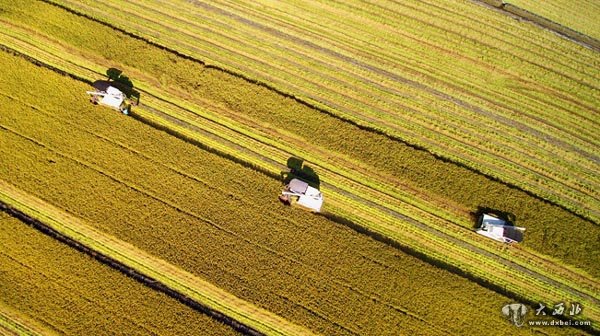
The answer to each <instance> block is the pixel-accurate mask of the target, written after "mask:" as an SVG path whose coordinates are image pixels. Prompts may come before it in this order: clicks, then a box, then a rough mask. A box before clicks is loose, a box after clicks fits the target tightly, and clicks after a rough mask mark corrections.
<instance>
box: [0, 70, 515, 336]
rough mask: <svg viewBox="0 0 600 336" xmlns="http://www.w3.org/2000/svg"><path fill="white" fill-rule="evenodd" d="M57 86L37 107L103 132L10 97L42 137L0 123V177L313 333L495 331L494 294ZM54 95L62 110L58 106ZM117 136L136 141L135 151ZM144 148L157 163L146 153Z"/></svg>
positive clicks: (68, 85) (69, 84)
mask: <svg viewBox="0 0 600 336" xmlns="http://www.w3.org/2000/svg"><path fill="white" fill-rule="evenodd" d="M23 67H25V68H26V69H24V71H25V72H27V71H32V69H31V67H28V66H27V65H26V64H21V67H20V68H21V69H23ZM10 68H14V67H10ZM17 68H19V67H17ZM33 69H35V68H33ZM38 71H41V69H37V70H35V72H38ZM44 74H45V76H44V77H46V78H47V80H46V81H45V82H47V83H48V84H43V83H39V85H41V86H43V85H52V83H51V82H52V79H53V78H56V77H55V75H52V74H51V73H46V72H45V71H44ZM24 83H26V81H24ZM55 84H58V82H55ZM35 86H36V85H32V84H31V83H29V84H28V85H27V88H28V89H29V91H28V92H29V93H31V94H32V95H34V94H35V92H42V91H44V89H43V88H42V89H41V90H40V89H36V88H35ZM57 87H58V88H61V89H58V90H57V89H56V88H55V89H54V90H53V92H55V94H56V96H55V97H54V98H52V97H48V98H47V101H46V102H45V104H44V108H45V109H48V111H51V112H52V114H56V115H58V116H61V115H63V116H65V117H66V116H71V117H73V120H77V122H78V123H79V122H81V124H80V125H81V127H82V128H84V129H86V128H88V127H89V128H90V129H94V127H102V128H105V129H107V130H108V129H110V130H111V131H110V133H109V134H110V135H111V139H110V140H111V141H107V140H104V139H98V138H94V137H91V136H90V134H89V133H85V132H81V131H79V130H73V129H69V128H64V127H61V125H60V124H59V123H56V121H53V120H52V118H45V117H43V115H40V114H39V113H37V112H36V111H35V110H31V109H30V108H29V107H28V106H27V105H23V104H21V103H15V100H12V101H13V103H14V104H17V106H19V107H18V109H19V110H21V111H28V113H26V114H21V116H23V119H21V118H20V117H17V116H16V115H14V114H13V115H12V116H11V118H10V120H8V121H7V122H9V123H10V127H21V126H23V127H21V128H20V129H19V131H20V132H24V133H27V134H28V135H29V137H32V138H38V140H39V141H44V142H48V143H52V146H49V145H46V146H40V145H38V144H35V143H34V142H31V141H30V140H25V139H24V138H23V137H22V136H18V135H15V133H14V132H10V131H6V130H4V131H2V132H3V136H2V139H4V140H5V141H7V142H8V143H9V146H1V148H2V151H3V152H4V153H2V157H9V156H11V162H6V164H5V165H3V166H2V167H4V169H5V170H3V171H2V176H4V177H7V178H10V179H11V181H12V183H14V184H16V185H18V186H19V187H20V188H23V189H24V190H27V191H29V192H32V193H34V194H36V195H39V196H42V197H43V198H45V199H46V200H49V201H51V202H52V203H54V204H56V205H60V206H61V207H64V208H65V209H66V210H67V211H70V212H71V213H74V214H76V215H78V216H80V217H82V218H85V219H87V220H89V221H90V222H91V223H95V224H96V225H97V226H98V227H99V228H101V229H102V230H104V231H106V232H108V233H110V234H112V235H115V236H118V237H120V238H121V239H124V240H127V241H129V242H131V243H133V244H134V245H136V246H138V247H140V248H142V249H144V250H146V251H149V252H151V253H153V254H155V255H157V256H159V257H161V258H164V259H166V260H168V261H170V262H172V263H174V264H176V265H179V266H181V267H183V268H185V269H187V270H188V271H191V272H192V273H194V274H198V275H201V276H203V277H205V278H207V279H209V280H210V281H211V282H213V283H215V284H217V285H218V286H222V287H224V288H225V289H227V290H228V291H230V292H232V293H234V294H235V295H237V296H239V297H241V298H244V299H247V300H249V301H252V302H256V303H259V304H260V305H262V306H265V307H268V308H269V309H270V310H273V311H275V312H276V313H278V314H280V315H282V316H285V317H287V318H289V319H290V320H293V321H297V322H299V323H302V324H303V325H307V326H310V327H311V328H314V329H315V330H316V331H321V332H324V333H328V334H331V333H340V334H347V333H354V332H359V333H368V334H386V333H393V334H395V333H396V331H397V330H398V329H399V328H402V330H404V331H406V332H409V333H417V334H418V333H428V332H432V333H439V332H441V331H442V330H447V331H448V332H449V333H459V334H460V333H464V332H467V333H472V332H477V331H474V329H473V328H475V327H477V328H479V326H480V325H483V327H481V328H494V329H495V330H502V328H503V327H504V326H505V327H506V328H512V327H511V326H510V325H509V324H505V325H502V327H500V328H498V325H499V324H498V322H499V319H500V316H499V315H497V314H496V313H497V309H498V307H499V306H501V304H502V302H504V300H506V299H503V298H502V297H501V296H499V295H497V294H494V293H493V292H490V291H488V290H484V289H482V288H481V287H479V286H477V285H474V284H472V283H470V282H468V281H467V280H466V279H463V278H460V277H457V276H455V275H452V274H450V273H448V272H446V271H442V270H439V269H436V268H434V267H432V266H429V265H427V264H424V263H422V262H420V261H418V260H416V259H414V258H412V257H408V256H406V255H404V254H401V253H399V252H398V251H397V250H395V249H393V248H390V247H387V246H385V245H383V244H379V243H376V242H374V241H372V240H370V239H368V238H366V237H365V236H362V235H358V234H355V233H353V232H351V231H349V230H347V229H345V228H343V227H340V226H338V225H335V224H334V223H332V222H330V221H326V220H324V219H323V218H321V217H316V216H311V215H309V214H306V213H304V212H300V211H296V210H294V209H289V208H284V207H280V206H277V205H274V202H275V204H277V203H276V199H275V197H274V195H276V193H277V191H278V184H277V183H276V182H274V181H273V180H270V179H268V178H266V177H264V176H262V175H261V174H257V173H253V172H251V171H248V170H247V169H244V168H241V167H240V166H238V165H236V164H233V163H231V162H228V161H226V160H223V159H220V158H219V157H217V156H215V155H211V154H208V153H206V152H203V151H201V150H198V149H197V148H195V147H193V146H190V145H187V144H185V143H183V142H181V141H179V140H176V139H174V138H172V137H169V136H167V135H165V134H163V133H161V132H157V131H155V130H153V129H151V128H148V127H145V126H143V125H140V124H139V123H137V122H135V121H134V120H132V119H130V118H124V117H122V116H120V115H118V114H115V113H111V112H110V111H104V110H93V109H91V108H90V106H89V105H87V104H86V103H85V102H81V101H79V102H77V101H78V98H76V97H75V98H72V97H71V98H69V95H70V93H71V92H75V91H77V90H83V89H85V87H84V86H81V85H79V84H74V83H73V81H70V80H63V81H61V82H60V85H58V86H57ZM29 100H31V98H29ZM3 101H4V104H6V105H7V106H8V105H9V104H11V103H10V101H11V100H10V99H6V98H5V99H3ZM65 102H69V103H72V106H71V108H68V109H65V108H64V104H65ZM30 103H32V102H30ZM36 113H37V114H36ZM30 114H31V115H33V116H34V117H31V116H28V115H30ZM15 117H16V118H15ZM75 117H78V118H77V119H76V118H75ZM36 118H40V119H39V120H38V122H37V123H36V122H35V119H36ZM41 120H43V121H41ZM20 122H23V124H21V123H20ZM40 123H43V125H40ZM3 125H5V126H6V124H4V122H3ZM115 125H118V127H115ZM30 127H33V128H30ZM58 134H63V135H65V136H67V137H68V140H69V141H68V142H65V139H62V140H61V139H60V136H57V135H58ZM117 143H120V144H122V145H123V146H119V145H117ZM129 146H131V147H135V148H142V149H143V151H142V153H140V154H135V153H133V152H132V151H131V150H128V149H127V148H126V147H129ZM89 148H95V149H96V150H93V151H92V150H89ZM5 151H6V152H5ZM67 154H68V155H67ZM69 156H73V158H72V159H71V158H69ZM147 156H151V157H158V158H161V159H160V160H159V161H158V162H155V161H151V162H149V160H148V159H146V158H145V157H147ZM115 157H120V158H122V160H120V161H122V162H117V161H116V160H114V159H112V158H115ZM181 158H184V160H183V161H181ZM161 162H163V163H164V164H172V165H174V166H175V167H178V168H179V169H180V170H181V171H182V172H184V173H185V174H187V175H188V176H187V177H186V176H182V175H181V174H179V173H176V172H174V171H173V170H172V169H167V168H165V166H164V165H160V164H159V163H161ZM19 167H21V168H19ZM23 167H27V168H26V169H24V168H23ZM90 167H94V168H90ZM190 176H191V177H193V179H191V178H190ZM215 182H217V183H215ZM67 186H68V187H67ZM250 193H251V194H250ZM123 200H126V201H123ZM231 209H234V210H231ZM290 216H291V217H290ZM290 218H293V219H290ZM448 283H452V286H451V288H450V287H448V286H447V284H448ZM440 295H441V296H442V297H446V298H448V301H447V302H444V304H443V307H437V308H436V307H433V306H432V305H431V303H430V302H433V301H434V298H435V299H436V300H438V299H439V297H440ZM455 297H461V300H454V299H452V298H455ZM409 302H412V303H409ZM448 309H456V310H464V311H472V312H473V315H472V316H477V315H481V314H483V315H484V316H485V317H484V318H483V322H481V321H480V322H478V324H475V323H471V322H469V321H465V322H458V323H454V322H449V321H448V320H447V318H448V317H447V315H446V314H445V312H446V311H447V310H448ZM367 311H368V312H369V313H368V314H367V313H366V312H367ZM315 314H316V315H315ZM405 314H408V315H405ZM468 316H469V315H465V317H468ZM477 318H478V319H479V318H480V316H478V317H477ZM487 319H489V321H488V320H487ZM421 320H422V321H425V322H419V321H421ZM373 321H377V322H376V323H374V322H373ZM486 321H487V322H486ZM492 326H493V327H492Z"/></svg>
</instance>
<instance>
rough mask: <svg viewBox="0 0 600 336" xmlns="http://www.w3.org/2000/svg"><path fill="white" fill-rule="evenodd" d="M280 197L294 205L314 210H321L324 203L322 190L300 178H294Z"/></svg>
mask: <svg viewBox="0 0 600 336" xmlns="http://www.w3.org/2000/svg"><path fill="white" fill-rule="evenodd" d="M279 199H280V200H281V201H282V202H284V203H287V204H290V205H292V206H300V207H301V208H304V209H306V210H309V211H312V212H320V211H321V206H322V205H323V195H322V194H321V192H320V191H319V190H318V189H316V188H313V187H311V186H309V185H308V183H306V182H304V181H301V180H299V179H292V180H291V181H290V183H288V185H286V186H285V188H284V189H283V191H282V192H281V195H280V196H279Z"/></svg>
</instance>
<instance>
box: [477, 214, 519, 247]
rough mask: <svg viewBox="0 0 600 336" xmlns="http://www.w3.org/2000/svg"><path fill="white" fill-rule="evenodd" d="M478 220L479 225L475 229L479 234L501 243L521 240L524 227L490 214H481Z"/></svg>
mask: <svg viewBox="0 0 600 336" xmlns="http://www.w3.org/2000/svg"><path fill="white" fill-rule="evenodd" d="M480 221H481V226H480V227H479V229H478V230H477V233H479V234H480V235H483V236H486V237H488V238H492V239H494V240H497V241H499V242H503V243H520V242H521V241H523V232H524V231H525V228H522V227H518V226H513V225H510V223H509V222H507V221H505V220H503V219H500V218H498V217H494V216H492V215H490V214H483V215H482V216H481V218H480Z"/></svg>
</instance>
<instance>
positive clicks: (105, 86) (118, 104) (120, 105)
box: [86, 82, 130, 115]
mask: <svg viewBox="0 0 600 336" xmlns="http://www.w3.org/2000/svg"><path fill="white" fill-rule="evenodd" d="M100 84H102V85H97V83H94V88H95V89H96V90H95V91H87V92H86V93H87V94H89V95H90V101H91V102H92V103H94V104H100V105H104V106H108V107H110V108H112V109H114V110H117V111H120V112H122V113H123V114H125V115H128V114H129V106H130V105H129V104H127V103H126V102H125V98H126V97H125V94H124V93H123V92H122V91H121V90H119V89H117V88H116V87H114V86H111V85H110V83H108V82H102V83H100Z"/></svg>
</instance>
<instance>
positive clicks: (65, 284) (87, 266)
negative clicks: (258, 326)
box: [0, 212, 236, 335]
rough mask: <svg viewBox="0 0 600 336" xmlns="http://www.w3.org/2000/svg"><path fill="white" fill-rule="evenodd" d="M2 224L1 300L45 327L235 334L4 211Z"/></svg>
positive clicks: (100, 331)
mask: <svg viewBox="0 0 600 336" xmlns="http://www.w3.org/2000/svg"><path fill="white" fill-rule="evenodd" d="M0 224H1V225H0V241H1V243H0V261H1V262H0V283H2V286H0V304H2V305H7V306H9V307H11V308H12V309H13V310H17V311H20V312H23V313H24V314H26V316H27V318H28V319H33V320H34V322H35V323H37V324H39V325H41V326H44V327H45V328H46V329H49V330H51V331H54V332H56V333H57V334H58V333H60V334H62V335H82V334H94V335H101V334H103V335H108V334H111V335H148V334H155V335H197V334H203V335H235V334H236V333H235V332H234V331H233V330H232V329H231V328H229V327H227V326H225V325H223V324H221V323H218V322H216V321H214V320H212V319H211V318H209V317H208V316H206V315H203V314H201V313H198V312H196V311H194V310H193V309H191V308H189V307H186V306H184V305H183V304H181V303H179V302H177V301H176V300H174V299H172V298H169V297H167V296H166V295H164V294H161V293H156V292H154V291H153V290H151V289H149V288H147V287H145V286H144V285H142V284H140V283H138V282H136V281H135V280H133V279H130V278H128V277H126V276H125V275H123V274H121V273H119V272H118V271H116V270H113V269H111V268H109V267H108V266H105V265H103V264H101V263H99V262H97V261H95V260H93V259H91V258H89V257H87V256H85V255H83V254H81V253H79V252H77V251H75V250H72V249H71V248H69V247H68V246H66V245H63V244H61V243H59V242H57V241H55V240H53V239H52V238H50V237H47V236H45V235H44V234H42V233H40V232H38V231H36V230H35V229H33V228H31V227H29V226H28V225H26V224H25V223H23V222H21V221H19V220H17V219H15V218H13V217H9V216H8V215H7V214H6V213H3V212H2V213H0ZM57 256H59V257H57Z"/></svg>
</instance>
